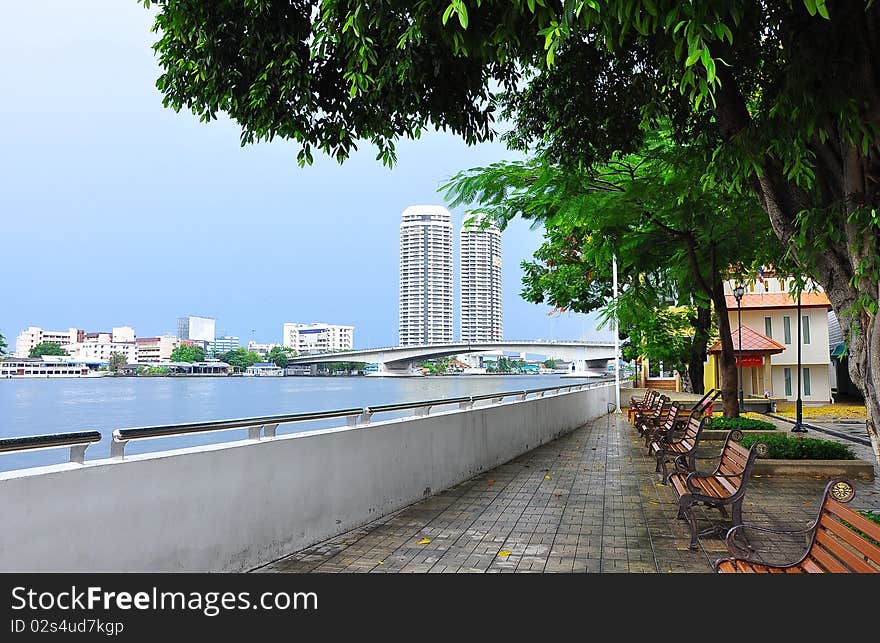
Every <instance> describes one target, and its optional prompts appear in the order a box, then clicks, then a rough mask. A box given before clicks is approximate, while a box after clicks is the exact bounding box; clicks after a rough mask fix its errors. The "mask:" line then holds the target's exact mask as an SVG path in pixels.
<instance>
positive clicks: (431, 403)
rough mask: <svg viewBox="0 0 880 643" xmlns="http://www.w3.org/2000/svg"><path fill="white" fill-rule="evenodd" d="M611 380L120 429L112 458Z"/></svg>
mask: <svg viewBox="0 0 880 643" xmlns="http://www.w3.org/2000/svg"><path fill="white" fill-rule="evenodd" d="M608 383H609V381H607V380H603V381H599V382H581V383H577V384H565V385H562V386H547V387H544V388H534V389H528V390H523V391H505V392H501V393H488V394H483V395H472V396H465V397H453V398H441V399H434V400H424V401H420V402H402V403H399V404H381V405H378V406H366V407H363V408H350V409H338V410H333V411H317V412H309V413H294V414H286V415H267V416H262V417H252V418H240V419H233V420H219V421H209V422H190V423H187V424H168V425H161V426H147V427H138V428H129V429H116V430H115V431H113V437H112V441H111V443H110V455H111V457H114V458H124V457H125V445H126V444H127V443H128V442H130V441H134V440H150V439H155V438H166V437H172V436H177V435H192V434H195V433H209V432H212V431H228V430H232V429H247V430H248V439H251V440H260V439H261V437H265V438H274V437H276V429H277V428H278V425H279V424H291V423H294V422H307V421H310V420H326V419H332V418H340V417H345V418H347V419H348V422H347V424H348V426H351V427H355V426H367V425H369V424H370V420H371V418H372V416H373V415H374V414H375V413H386V412H392V411H403V410H408V409H418V410H419V413H417V415H420V416H425V415H428V414H429V413H430V410H431V408H432V407H435V406H445V405H449V404H458V405H459V408H460V409H468V408H471V407H473V405H474V403H475V402H478V401H480V400H489V399H492V400H499V401H500V400H503V399H504V398H506V397H513V396H516V397H519V398H520V399H521V400H525V399H526V397H527V396H528V395H533V394H540V395H541V396H543V395H544V393H546V392H548V391H556V392H562V391H566V390H567V391H569V392H570V391H572V390H576V389H577V390H583V389H586V388H592V387H595V386H598V385H602V384H608Z"/></svg>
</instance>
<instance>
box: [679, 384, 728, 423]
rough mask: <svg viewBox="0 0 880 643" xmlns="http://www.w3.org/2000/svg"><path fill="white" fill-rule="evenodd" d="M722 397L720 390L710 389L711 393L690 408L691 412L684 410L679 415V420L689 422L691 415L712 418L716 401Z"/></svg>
mask: <svg viewBox="0 0 880 643" xmlns="http://www.w3.org/2000/svg"><path fill="white" fill-rule="evenodd" d="M720 395H721V391H720V390H718V389H715V388H711V389H709V391H708V392H707V393H706V394H705V395H704V396H703V397H701V398H700V400H699V401H698V402H697V403H696V404H694V405H693V406H692V407H691V408H690V410H684V409H682V411H681V412H680V413H679V414H678V419H679V420H680V421H682V422H687V420H688V419H689V418H690V416H691V415H699V416H700V417H703V416H708V417H712V408H713V407H714V405H715V400H716V399H718V397H719V396H720Z"/></svg>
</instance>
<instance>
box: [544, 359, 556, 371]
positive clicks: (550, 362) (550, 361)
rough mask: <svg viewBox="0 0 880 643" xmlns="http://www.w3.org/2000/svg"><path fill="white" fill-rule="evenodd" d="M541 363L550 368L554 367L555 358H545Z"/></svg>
mask: <svg viewBox="0 0 880 643" xmlns="http://www.w3.org/2000/svg"><path fill="white" fill-rule="evenodd" d="M543 364H544V368H549V369H551V370H552V369H554V368H556V360H555V359H553V358H550V359H545V360H544V362H543Z"/></svg>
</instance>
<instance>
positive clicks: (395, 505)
mask: <svg viewBox="0 0 880 643" xmlns="http://www.w3.org/2000/svg"><path fill="white" fill-rule="evenodd" d="M613 400H614V387H613V385H608V386H603V387H600V388H593V389H588V390H581V391H575V392H568V393H562V394H559V395H548V396H547V397H544V398H536V399H528V400H525V401H510V402H505V403H502V404H497V405H493V406H487V407H478V408H475V409H471V410H455V411H447V412H443V413H434V414H431V415H429V416H427V417H417V418H403V419H397V420H391V421H387V422H374V423H372V424H370V425H369V426H367V427H364V428H338V429H328V430H322V431H313V432H309V433H299V434H295V435H285V436H280V437H278V438H274V439H268V440H263V441H259V442H255V441H240V442H231V443H225V444H219V445H212V446H202V447H193V448H187V449H180V450H176V451H165V452H161V453H153V454H146V455H138V456H132V457H130V458H126V459H125V460H124V461H117V460H97V461H93V462H87V463H86V464H85V465H75V464H64V465H56V466H52V467H42V468H40V469H27V470H23V471H13V472H9V473H4V474H0V507H2V510H3V517H4V520H3V531H2V533H0V571H3V572H11V571H181V572H182V571H218V572H219V571H243V570H247V569H252V568H254V567H256V566H259V565H261V564H264V563H267V562H270V561H272V560H275V559H277V558H279V557H281V556H283V555H285V554H288V553H291V552H293V551H295V550H298V549H301V548H303V547H307V546H308V545H311V544H313V543H315V542H319V541H321V540H323V539H325V538H329V537H331V536H333V535H335V534H338V533H340V532H343V531H346V530H348V529H351V528H353V527H356V526H358V525H361V524H364V523H365V522H368V521H370V520H373V519H375V518H378V517H379V516H381V515H383V514H387V513H389V512H391V511H394V510H396V509H399V508H401V507H404V506H406V505H408V504H410V503H412V502H414V501H417V500H419V499H420V498H423V497H424V496H428V495H430V494H433V493H435V492H438V491H440V490H442V489H446V488H448V487H450V486H452V485H455V484H457V483H458V482H461V481H462V480H465V479H467V478H469V477H471V476H473V475H475V474H477V473H479V472H481V471H484V470H486V469H490V468H492V467H494V466H496V465H499V464H501V463H503V462H506V461H508V460H510V459H512V458H514V457H516V456H517V455H519V454H521V453H523V452H525V451H528V450H530V449H533V448H535V447H537V446H539V445H540V444H543V443H545V442H547V441H549V440H552V439H553V438H556V437H558V436H560V435H563V434H565V433H568V432H570V431H572V430H573V429H575V428H577V427H579V426H581V425H583V424H585V423H587V422H590V421H592V420H594V419H595V418H597V417H599V416H600V415H603V414H605V413H606V412H607V404H608V403H609V402H613Z"/></svg>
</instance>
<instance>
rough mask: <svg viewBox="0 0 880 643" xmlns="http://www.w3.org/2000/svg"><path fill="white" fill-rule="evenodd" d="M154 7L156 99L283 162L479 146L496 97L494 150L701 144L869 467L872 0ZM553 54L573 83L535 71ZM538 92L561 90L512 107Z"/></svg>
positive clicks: (192, 0) (877, 129) (550, 62)
mask: <svg viewBox="0 0 880 643" xmlns="http://www.w3.org/2000/svg"><path fill="white" fill-rule="evenodd" d="M143 1H144V4H145V5H146V6H150V5H151V4H153V2H152V0H143ZM156 4H157V5H158V6H159V7H160V10H159V12H158V14H157V17H156V22H155V27H154V28H155V30H156V31H157V32H158V33H159V40H158V42H157V43H156V45H155V48H156V51H157V53H158V56H159V63H160V65H161V66H162V67H163V73H162V75H161V76H160V78H159V80H158V81H157V85H158V87H159V89H160V91H161V92H162V93H163V94H164V102H165V104H166V105H167V106H170V107H173V108H175V109H181V108H184V107H185V108H188V109H191V110H192V111H193V112H194V113H196V114H197V115H199V117H200V118H201V119H202V120H205V121H210V120H212V119H214V118H216V117H217V115H218V112H225V113H227V114H229V115H230V117H231V118H233V119H234V120H236V121H237V122H238V123H239V124H240V125H241V127H242V134H241V142H242V144H246V143H252V142H254V141H258V140H263V139H272V138H274V137H276V136H278V137H282V138H287V139H292V140H295V141H297V142H298V143H299V144H300V147H301V149H300V153H299V160H300V162H301V163H307V162H309V161H310V160H311V158H312V149H313V148H318V149H321V150H322V151H324V152H326V153H327V154H330V155H332V156H335V157H336V158H337V159H339V160H340V161H341V160H344V159H345V158H346V157H347V156H348V155H349V154H350V153H351V151H352V150H353V149H355V143H356V141H358V140H366V141H369V142H371V143H372V144H374V145H375V146H376V148H377V149H378V154H377V157H378V158H380V159H382V161H383V162H385V163H391V162H393V161H394V158H395V156H394V145H393V143H394V140H395V139H397V138H400V137H403V136H405V137H417V136H418V135H419V133H420V132H422V131H423V130H425V129H427V128H429V127H436V128H443V129H446V130H449V131H452V132H455V133H457V134H459V135H460V136H462V138H463V139H464V140H465V141H467V142H469V143H473V142H477V141H481V140H487V139H489V138H492V137H493V136H494V135H495V131H494V128H493V122H494V118H495V114H496V112H497V111H498V108H499V107H502V108H503V110H502V112H501V113H502V114H506V115H508V116H510V117H513V118H520V119H522V121H521V122H525V123H526V124H528V125H531V126H532V130H533V132H538V136H528V135H525V134H524V132H523V131H522V130H521V129H520V131H518V132H517V133H515V134H514V136H513V137H511V138H510V139H509V140H510V142H511V143H512V144H517V143H522V144H526V145H528V144H535V145H537V146H539V147H546V148H547V149H552V150H559V149H563V150H567V151H570V152H572V154H567V155H564V156H562V155H556V156H555V158H559V159H561V160H562V161H563V162H565V163H570V164H572V165H574V166H578V165H583V164H586V165H590V164H592V163H594V162H595V161H596V160H600V161H606V160H607V159H608V158H609V157H610V156H611V154H612V153H614V152H617V151H622V152H624V153H626V152H631V151H633V150H634V149H636V148H637V147H638V144H639V142H640V141H641V139H642V136H643V135H642V130H643V128H642V125H643V124H644V123H645V122H650V121H656V119H658V118H670V119H671V120H672V122H673V124H674V126H675V129H676V136H677V138H678V140H692V139H700V140H702V141H703V142H704V143H705V145H706V147H707V149H711V150H712V152H713V153H712V155H711V157H710V160H711V162H710V163H709V164H708V165H707V166H706V173H705V177H704V178H705V180H706V182H707V183H709V184H711V185H714V186H716V187H717V189H718V190H720V191H733V192H741V191H746V190H748V191H751V192H752V193H753V194H754V196H755V197H756V199H757V201H758V202H759V203H760V205H761V207H762V209H763V210H764V211H765V212H766V214H767V215H768V217H769V220H770V222H771V224H772V226H773V230H774V232H775V234H776V236H777V237H778V238H779V239H780V241H782V243H783V245H784V246H785V248H786V250H788V249H791V250H792V256H793V257H794V258H795V259H796V260H797V262H798V265H799V267H800V268H801V270H802V271H803V272H804V273H808V274H810V275H812V276H814V277H816V278H817V280H818V281H819V283H820V284H821V285H822V286H823V287H824V289H825V291H826V292H827V293H828V296H829V298H830V299H831V303H832V306H833V308H834V310H835V311H836V312H837V314H838V317H839V319H840V321H841V326H842V329H843V331H844V333H845V335H846V337H847V341H848V350H849V356H850V360H849V368H850V376H851V378H852V380H853V382H854V383H855V384H856V385H857V386H858V387H859V388H860V390H862V392H863V393H864V394H865V399H866V403H867V405H868V422H867V427H868V433H869V436H870V437H871V442H872V446H873V448H874V452H875V455H876V457H877V459H878V461H880V438H878V434H877V430H876V427H875V423H876V422H877V421H878V420H880V327H878V326H877V312H878V311H877V307H878V302H880V252H878V247H880V217H878V215H877V212H878V203H880V180H878V179H880V144H878V143H880V76H878V75H877V74H876V73H875V72H874V65H875V61H876V60H878V58H880V37H878V36H880V3H876V2H873V1H872V0H866V1H858V0H840V1H839V2H836V3H834V6H833V8H831V9H829V8H828V7H827V5H826V3H825V2H824V1H817V0H803V2H797V1H795V2H787V3H776V2H763V3H755V2H749V1H746V0H731V1H729V2H725V3H710V2H693V3H680V2H677V1H675V0H650V1H647V0H608V1H607V2H575V1H573V0H565V1H562V0H557V1H551V2H534V1H532V0H482V1H481V2H479V3H467V4H466V3H465V2H461V1H459V0H454V1H450V0H441V1H439V2H432V1H431V0H424V1H421V2H417V3H412V2H400V1H399V0H377V2H373V3H370V5H369V8H368V9H367V8H365V7H364V5H363V3H362V2H359V1H356V0H327V1H326V2H322V3H320V5H319V6H318V7H317V8H315V7H314V6H313V4H312V3H300V4H291V3H290V2H287V1H284V2H281V1H277V2H272V1H266V2H260V3H222V4H219V5H217V4H214V3H210V4H208V3H202V2H199V1H198V0H159V1H158V2H156ZM566 63H570V64H572V65H574V69H575V70H576V71H577V73H576V74H575V75H572V76H568V77H566V76H565V75H562V74H558V75H546V74H542V72H543V71H544V70H546V69H548V68H549V69H553V66H554V65H556V64H559V65H560V66H561V65H563V64H566ZM532 81H535V82H532ZM524 87H525V89H524ZM538 93H543V94H544V95H547V96H557V97H559V96H563V97H564V98H565V100H563V101H556V102H555V104H556V107H555V108H554V109H553V110H552V111H549V112H547V111H543V112H542V111H541V105H540V102H539V101H531V108H527V107H526V106H524V104H523V103H522V102H521V99H527V98H534V97H535V96H536V95H537V94H538ZM505 94H506V96H505ZM545 133H551V135H550V136H544V135H543V134H545ZM722 337H723V333H722Z"/></svg>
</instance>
